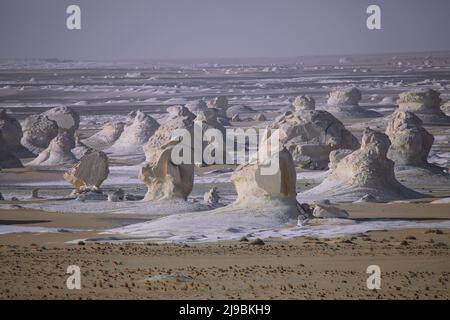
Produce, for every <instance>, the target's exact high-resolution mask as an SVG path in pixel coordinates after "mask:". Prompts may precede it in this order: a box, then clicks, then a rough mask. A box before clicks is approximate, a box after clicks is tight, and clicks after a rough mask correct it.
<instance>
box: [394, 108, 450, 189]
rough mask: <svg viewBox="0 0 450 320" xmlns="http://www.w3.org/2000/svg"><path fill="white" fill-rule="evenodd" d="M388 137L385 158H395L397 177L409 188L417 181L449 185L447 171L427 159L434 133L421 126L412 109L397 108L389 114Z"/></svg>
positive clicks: (449, 176)
mask: <svg viewBox="0 0 450 320" xmlns="http://www.w3.org/2000/svg"><path fill="white" fill-rule="evenodd" d="M386 134H387V135H388V136H389V138H390V140H391V146H390V148H389V151H388V154H387V156H388V158H389V159H391V160H393V161H394V162H395V172H396V177H397V178H398V179H399V180H400V181H402V182H403V183H404V184H405V185H407V186H408V187H410V188H413V189H415V187H414V186H416V187H417V189H419V188H420V186H418V185H420V184H423V183H425V184H430V185H436V184H441V185H443V186H446V185H447V186H448V185H450V174H448V173H446V172H445V168H441V167H439V166H436V165H434V164H430V163H428V154H429V152H430V150H431V147H432V145H433V142H434V137H433V135H432V134H430V133H429V132H428V131H427V130H425V129H424V128H423V127H422V121H421V120H420V119H419V117H417V116H416V115H415V114H414V113H412V112H409V111H401V110H397V111H396V112H394V113H393V114H392V115H391V119H390V121H389V123H388V125H387V128H386Z"/></svg>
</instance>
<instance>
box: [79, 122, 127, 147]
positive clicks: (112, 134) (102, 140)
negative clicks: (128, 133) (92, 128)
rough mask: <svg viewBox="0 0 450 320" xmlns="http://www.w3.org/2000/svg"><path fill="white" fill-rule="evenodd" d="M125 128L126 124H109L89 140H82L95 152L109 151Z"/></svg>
mask: <svg viewBox="0 0 450 320" xmlns="http://www.w3.org/2000/svg"><path fill="white" fill-rule="evenodd" d="M124 127H125V123H124V122H120V121H112V122H107V123H105V124H104V125H103V127H102V129H101V130H100V131H99V132H97V133H95V134H93V135H92V136H90V137H89V138H86V139H84V140H82V142H83V143H84V144H85V145H87V146H89V147H91V148H93V149H95V150H104V149H107V148H109V147H110V146H112V145H113V144H114V142H116V141H117V139H119V137H120V135H121V134H122V132H123V129H124Z"/></svg>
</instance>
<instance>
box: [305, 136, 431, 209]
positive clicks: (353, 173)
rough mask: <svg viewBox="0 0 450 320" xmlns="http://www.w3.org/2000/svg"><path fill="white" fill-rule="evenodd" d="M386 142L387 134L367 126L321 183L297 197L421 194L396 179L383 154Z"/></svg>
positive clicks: (408, 196)
mask: <svg viewBox="0 0 450 320" xmlns="http://www.w3.org/2000/svg"><path fill="white" fill-rule="evenodd" d="M389 146H390V141H389V138H388V136H387V135H385V134H384V133H381V132H378V131H374V130H371V129H366V130H365V131H364V134H363V137H362V143H361V148H360V149H358V150H356V151H353V152H352V153H351V154H349V155H347V156H346V157H344V158H343V159H341V160H340V161H339V163H338V164H337V166H336V168H335V169H334V170H333V171H332V172H331V173H330V174H329V175H328V177H326V178H325V180H324V181H323V182H322V183H321V184H320V185H318V186H316V187H314V188H312V189H310V190H307V191H305V192H302V193H300V194H299V196H298V198H299V200H300V201H307V200H311V199H312V200H316V199H323V198H326V199H330V200H333V201H341V202H353V201H355V200H358V199H359V198H361V197H363V196H364V195H366V194H371V195H373V196H374V197H376V198H377V199H378V200H379V201H391V200H400V199H413V198H421V197H423V195H422V194H420V193H418V192H415V191H413V190H411V189H408V188H407V187H405V186H404V185H402V184H401V183H400V182H398V181H397V180H396V178H395V174H394V162H393V161H392V160H390V159H388V158H387V156H386V155H387V152H388V149H389Z"/></svg>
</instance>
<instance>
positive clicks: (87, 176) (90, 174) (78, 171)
mask: <svg viewBox="0 0 450 320" xmlns="http://www.w3.org/2000/svg"><path fill="white" fill-rule="evenodd" d="M108 174H109V160H108V157H107V155H106V154H105V153H104V152H102V151H91V152H89V153H87V154H85V155H84V156H83V157H82V158H81V159H80V161H78V162H77V163H76V164H75V165H74V166H72V167H71V168H70V169H69V170H68V171H67V172H66V173H65V174H64V179H65V180H66V181H68V182H70V183H71V184H72V185H73V187H74V188H75V191H76V192H80V191H81V190H87V189H98V188H99V187H100V186H101V184H102V183H103V181H105V180H106V178H107V177H108Z"/></svg>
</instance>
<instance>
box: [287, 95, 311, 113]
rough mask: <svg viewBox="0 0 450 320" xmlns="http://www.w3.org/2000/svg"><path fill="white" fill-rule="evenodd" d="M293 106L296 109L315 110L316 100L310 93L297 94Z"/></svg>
mask: <svg viewBox="0 0 450 320" xmlns="http://www.w3.org/2000/svg"><path fill="white" fill-rule="evenodd" d="M292 108H293V109H294V111H306V110H315V109H316V100H314V98H313V97H311V96H308V95H301V96H297V97H295V99H294V101H293V102H292Z"/></svg>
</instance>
